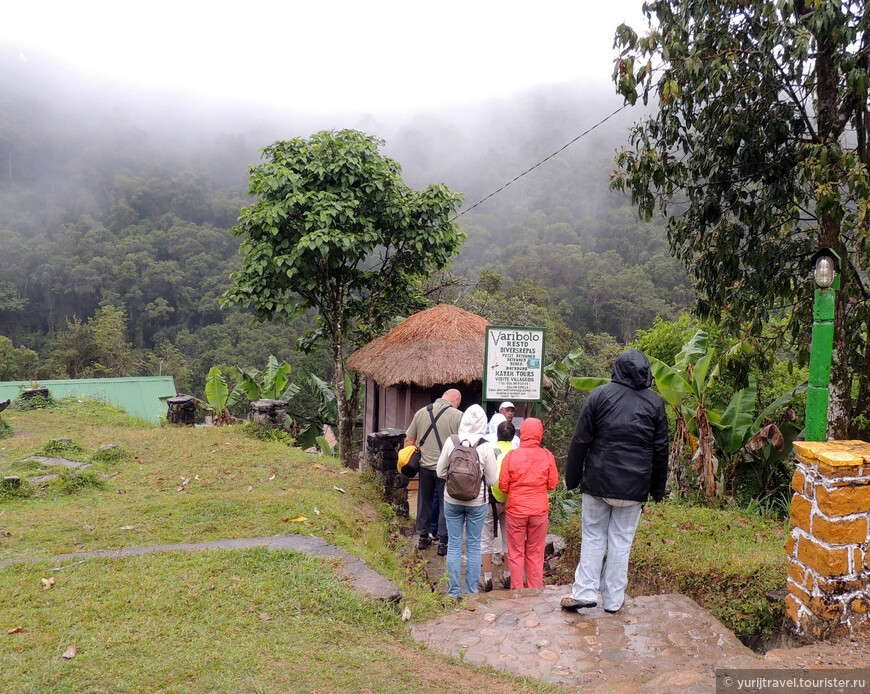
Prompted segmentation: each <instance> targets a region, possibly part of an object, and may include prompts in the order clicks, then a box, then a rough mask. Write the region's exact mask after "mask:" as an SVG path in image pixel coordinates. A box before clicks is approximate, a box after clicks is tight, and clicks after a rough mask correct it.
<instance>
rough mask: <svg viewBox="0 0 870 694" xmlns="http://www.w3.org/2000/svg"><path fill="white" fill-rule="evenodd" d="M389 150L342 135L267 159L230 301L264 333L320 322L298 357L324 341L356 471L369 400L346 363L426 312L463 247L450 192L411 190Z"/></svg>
mask: <svg viewBox="0 0 870 694" xmlns="http://www.w3.org/2000/svg"><path fill="white" fill-rule="evenodd" d="M383 144H384V142H383V141H382V140H379V139H377V138H374V137H371V136H369V135H365V134H363V133H361V132H357V131H355V130H342V131H340V132H326V131H324V132H320V133H317V134H316V135H313V136H312V137H311V138H309V139H307V140H306V139H302V138H296V139H293V140H286V141H281V142H276V143H274V144H272V145H270V146H269V147H266V148H265V149H264V150H263V157H264V159H265V161H264V162H263V163H261V164H258V165H255V166H252V167H251V170H250V181H249V185H248V192H249V193H250V194H251V195H252V196H256V197H257V198H258V199H257V201H256V202H255V203H254V204H252V205H250V206H248V207H245V208H243V209H242V211H241V214H240V215H239V223H238V225H237V226H236V227H234V229H233V233H234V234H235V235H236V236H241V237H242V238H243V241H242V244H241V251H240V252H241V253H242V254H243V255H244V260H243V264H242V269H241V270H239V271H238V272H237V273H235V275H234V277H233V285H232V287H231V288H230V289H229V290H228V291H227V292H226V293H225V294H224V296H223V302H224V303H230V302H233V303H239V304H244V305H248V306H251V307H252V308H253V310H254V314H255V316H256V318H257V319H258V320H261V321H266V320H276V319H277V320H280V319H290V318H292V317H293V316H294V315H295V314H297V313H299V312H301V311H304V310H307V309H313V310H314V311H316V313H317V318H316V326H315V328H314V329H312V330H310V331H307V332H306V333H305V334H303V336H302V337H301V338H300V339H299V341H298V343H297V347H298V348H300V349H302V350H303V351H306V350H307V349H309V348H310V347H312V346H313V345H314V344H315V343H316V342H317V341H321V340H322V341H325V342H326V343H327V344H328V345H329V346H330V348H331V350H332V361H333V364H334V366H335V372H334V374H333V377H332V385H333V387H334V389H335V392H336V394H337V396H338V415H339V416H338V429H339V445H340V450H341V459H342V462H343V463H344V464H345V465H347V466H352V465H353V457H352V450H351V444H352V434H353V426H354V422H355V420H356V416H357V413H358V411H359V393H360V377H359V374H356V373H353V372H349V371H346V369H345V359H346V357H347V356H348V353H349V352H350V351H352V350H353V349H355V348H357V347H360V346H362V345H363V344H365V343H367V342H369V341H370V340H372V339H374V338H375V337H377V336H379V335H380V334H381V333H382V332H383V331H384V329H385V328H386V327H387V325H388V323H389V322H390V320H391V319H392V318H393V317H394V316H401V315H407V314H408V313H410V312H412V311H413V310H415V309H418V308H420V307H421V306H423V305H424V303H423V300H422V299H423V297H422V294H421V289H420V288H421V280H422V279H423V278H425V277H427V276H428V275H429V274H431V273H432V272H434V271H436V270H440V269H443V268H445V267H446V266H447V265H448V264H449V262H450V258H451V257H452V256H453V255H454V254H455V253H456V251H457V250H458V249H459V247H460V245H461V244H462V242H463V241H464V239H465V235H464V234H463V233H462V232H460V231H459V229H458V227H457V226H456V225H455V224H453V223H452V222H451V221H450V220H451V218H452V217H453V216H454V214H455V211H456V209H457V207H458V205H459V201H460V195H459V194H457V193H451V192H450V191H449V190H448V189H447V187H446V186H444V185H441V184H437V185H430V186H428V187H427V188H426V189H425V190H423V191H416V190H413V189H412V188H410V187H408V186H407V185H406V184H405V183H404V181H403V180H402V170H401V167H400V166H399V164H398V163H396V162H395V161H393V160H392V159H389V158H387V157H384V156H383V155H382V154H381V152H380V148H381V147H382V146H383Z"/></svg>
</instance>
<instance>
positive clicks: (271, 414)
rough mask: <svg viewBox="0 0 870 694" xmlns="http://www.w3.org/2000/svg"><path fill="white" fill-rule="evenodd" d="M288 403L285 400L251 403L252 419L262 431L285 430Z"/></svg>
mask: <svg viewBox="0 0 870 694" xmlns="http://www.w3.org/2000/svg"><path fill="white" fill-rule="evenodd" d="M286 417H287V403H286V402H284V401H283V400H256V401H254V402H252V403H251V419H252V420H253V421H254V422H256V423H257V426H259V427H260V430H261V431H262V430H263V429H283V428H284V419H285V418H286Z"/></svg>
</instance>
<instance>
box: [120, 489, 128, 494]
mask: <svg viewBox="0 0 870 694" xmlns="http://www.w3.org/2000/svg"><path fill="white" fill-rule="evenodd" d="M126 493H127V490H126V489H119V490H118V494H126Z"/></svg>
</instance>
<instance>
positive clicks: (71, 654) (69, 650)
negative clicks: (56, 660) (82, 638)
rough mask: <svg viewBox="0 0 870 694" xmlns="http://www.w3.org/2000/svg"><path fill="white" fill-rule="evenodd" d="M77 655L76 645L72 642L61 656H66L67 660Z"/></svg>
mask: <svg viewBox="0 0 870 694" xmlns="http://www.w3.org/2000/svg"><path fill="white" fill-rule="evenodd" d="M75 657H76V645H75V644H74V643H71V644H70V645H69V648H67V649H66V650H65V651H64V652H63V655H62V656H61V658H64V659H65V660H72V659H73V658H75Z"/></svg>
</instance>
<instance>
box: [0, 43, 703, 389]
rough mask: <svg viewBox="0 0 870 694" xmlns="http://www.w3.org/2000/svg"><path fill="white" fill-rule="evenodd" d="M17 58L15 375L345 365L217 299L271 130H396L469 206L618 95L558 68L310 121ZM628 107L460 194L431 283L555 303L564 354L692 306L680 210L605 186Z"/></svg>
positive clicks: (2, 226) (5, 104)
mask: <svg viewBox="0 0 870 694" xmlns="http://www.w3.org/2000/svg"><path fill="white" fill-rule="evenodd" d="M0 63H2V65H0V249H2V253H0V336H2V337H0V361H2V362H3V363H0V379H4V380H8V379H18V378H21V379H25V378H49V377H63V376H70V377H86V376H94V375H120V374H122V373H124V374H141V375H156V374H157V373H163V374H167V373H168V374H172V375H174V376H175V377H176V381H177V385H178V388H179V390H181V391H184V392H201V391H202V388H203V382H204V377H205V374H206V372H207V370H208V368H209V367H210V366H212V365H215V364H224V365H230V364H241V365H262V364H263V363H265V360H266V358H267V357H268V356H269V354H275V355H277V356H278V357H279V358H280V359H286V360H287V361H289V362H290V363H291V364H300V363H304V364H305V365H306V366H307V367H308V368H310V369H311V370H312V371H313V372H315V373H319V374H321V375H322V376H324V377H328V376H329V373H328V372H329V370H330V368H331V367H330V366H329V363H328V360H327V359H325V357H324V355H323V354H320V353H318V352H314V353H312V354H310V355H306V356H303V355H300V354H297V353H295V352H294V351H293V344H294V342H295V340H296V338H297V337H298V336H299V335H300V334H301V332H302V331H303V330H304V329H305V328H307V327H308V325H309V324H308V322H306V321H305V319H304V318H303V319H300V320H299V321H298V322H297V323H295V324H291V325H274V324H272V325H264V324H256V325H252V324H251V317H250V315H248V314H245V313H243V312H241V311H240V310H238V309H235V308H229V309H222V308H221V307H220V306H219V305H218V301H217V300H218V297H219V296H220V295H221V294H222V293H223V292H224V291H225V290H226V289H227V287H228V284H229V283H228V280H229V276H230V273H232V272H233V271H234V270H235V269H237V268H238V267H239V264H240V257H239V256H238V253H237V250H238V246H239V241H238V239H236V238H234V237H233V236H232V233H231V229H232V227H233V225H234V224H235V222H236V219H237V217H238V213H239V210H240V208H241V207H242V206H243V205H245V204H247V203H248V202H249V200H248V198H247V195H246V184H247V167H248V165H250V164H252V163H255V162H256V161H258V157H259V155H258V150H259V149H260V148H261V147H264V146H266V145H268V144H270V143H271V142H272V141H274V140H276V139H287V138H291V137H297V136H308V135H310V134H311V133H312V132H314V131H315V130H318V129H324V128H338V127H354V128H358V129H361V130H364V131H366V132H369V133H370V134H373V135H376V136H378V137H381V138H383V139H384V140H386V142H387V145H386V148H385V152H386V154H388V155H389V156H391V157H393V158H394V159H396V160H397V161H398V162H399V163H400V164H401V165H402V167H403V171H404V175H405V179H406V181H407V182H408V183H409V184H410V185H412V186H413V187H417V188H419V187H423V186H424V185H426V184H428V183H432V182H444V183H446V184H447V185H448V186H449V187H450V189H451V190H455V191H461V192H462V193H464V195H465V198H464V200H465V202H464V206H463V209H468V208H469V207H470V206H471V205H472V204H473V203H475V202H477V201H478V200H480V199H481V198H483V197H484V196H486V195H487V194H489V193H490V192H492V191H493V190H495V189H497V188H499V187H500V186H502V185H503V184H504V183H505V182H506V181H509V180H511V179H512V178H514V177H515V176H516V175H517V174H518V173H519V172H521V171H524V170H525V169H527V168H529V167H530V166H531V165H532V164H534V163H536V162H538V161H540V160H541V159H543V158H544V157H545V156H547V155H548V154H550V153H552V152H553V151H554V150H556V149H558V148H559V147H560V146H561V145H563V144H564V143H566V142H567V141H569V140H571V139H572V138H573V137H575V136H576V135H577V134H578V133H579V132H580V131H582V130H583V129H584V128H585V127H588V126H589V125H591V124H592V123H594V122H597V121H598V120H600V119H601V118H602V117H603V116H605V115H607V112H608V111H609V110H612V103H613V99H612V97H611V98H610V99H607V98H606V96H605V95H604V94H601V95H599V96H597V97H596V95H595V94H591V95H590V94H588V93H586V94H581V93H577V91H576V90H573V89H568V88H567V87H552V88H548V89H546V90H540V91H535V92H529V93H526V94H520V95H517V96H516V97H514V98H512V99H505V100H502V101H498V102H491V103H486V104H479V105H477V106H476V107H475V108H473V109H469V110H468V111H466V112H464V113H442V114H438V113H429V114H418V115H417V116H416V117H415V118H413V120H410V119H409V121H408V122H378V121H376V120H375V119H374V118H373V117H363V118H361V119H360V121H359V122H357V123H305V122H298V121H293V120H292V119H290V118H286V117H285V118H281V117H280V116H279V114H263V113H258V114H251V113H245V112H243V111H241V110H237V111H233V110H231V109H229V107H227V108H224V109H223V110H221V109H219V108H215V109H213V110H209V109H208V108H205V107H204V106H202V105H200V106H199V107H198V110H197V109H193V110H185V109H183V108H181V107H179V106H172V105H156V104H151V105H150V106H148V105H143V104H141V103H138V102H137V101H136V100H135V99H134V98H133V97H132V96H130V95H125V94H122V93H118V94H111V93H106V91H105V89H102V88H101V86H100V85H99V84H91V83H86V82H83V81H82V82H77V81H76V79H75V78H74V77H73V76H70V75H67V74H62V72H61V71H59V70H58V69H57V68H56V66H54V65H51V64H43V63H40V62H38V61H34V60H28V61H22V60H21V59H20V58H19V57H18V56H17V55H15V54H11V53H7V54H0ZM627 125H628V120H627V117H626V116H624V115H623V114H620V117H618V118H614V119H613V120H612V121H610V122H608V123H607V124H606V126H603V127H602V128H600V129H598V130H596V131H594V132H593V133H592V134H590V135H589V136H588V137H585V138H583V139H582V140H580V141H579V142H578V143H576V144H575V145H573V146H572V147H571V148H569V149H567V150H565V151H564V152H562V153H561V154H560V155H559V156H558V157H555V158H553V159H552V160H550V161H548V162H546V163H545V164H544V165H542V166H540V167H539V168H537V169H535V170H534V171H532V172H531V173H529V174H528V175H526V176H524V177H523V178H521V179H520V180H518V181H516V182H515V183H514V184H512V185H511V186H509V187H508V188H506V189H505V190H504V191H503V192H501V193H500V194H499V195H497V196H495V197H493V198H492V199H490V200H488V201H486V202H485V203H483V204H482V205H480V206H479V207H477V208H475V209H473V210H471V211H470V212H468V213H467V214H463V215H462V216H461V217H460V219H459V223H460V226H461V228H462V229H463V230H464V231H465V232H466V233H467V234H468V240H467V241H466V243H465V245H464V247H463V248H462V251H461V254H460V255H459V256H458V257H457V258H456V259H455V261H454V263H453V265H452V268H451V271H450V273H449V277H448V276H445V277H438V278H433V279H432V284H433V287H432V292H431V297H432V299H433V300H437V299H448V300H451V301H455V302H457V303H459V304H460V305H463V306H466V307H467V308H471V309H473V310H477V311H478V312H480V313H481V314H483V315H485V316H486V317H488V318H491V319H501V320H508V319H514V320H523V319H528V318H529V317H534V318H535V319H536V320H538V321H540V320H545V321H546V322H547V324H548V325H550V327H551V328H553V329H554V330H553V333H552V334H553V335H554V338H556V339H554V340H552V341H551V351H552V352H553V354H551V355H549V356H550V357H552V358H557V357H561V356H563V355H564V354H565V353H566V352H567V351H568V350H569V349H571V348H572V347H574V346H577V344H579V343H580V341H581V340H582V339H587V338H585V336H587V335H602V334H607V335H609V336H612V337H613V338H614V340H615V341H616V342H619V343H625V342H628V341H631V340H633V339H634V338H635V336H636V333H637V331H638V329H644V328H649V327H650V326H651V325H652V324H653V321H654V319H655V318H656V316H662V317H665V318H675V317H677V316H678V315H679V314H680V313H681V312H683V311H685V310H686V309H687V308H688V307H689V304H690V299H691V291H690V287H689V285H688V283H687V281H686V277H685V272H684V270H683V269H682V268H681V267H680V266H679V264H678V263H677V261H675V260H673V259H672V258H671V257H670V255H669V254H668V246H667V241H666V240H665V236H664V232H663V228H662V227H659V226H656V225H654V224H653V225H650V224H645V223H642V222H640V221H639V220H638V218H637V214H636V212H635V210H634V209H633V208H631V207H630V205H629V204H628V200H627V199H626V198H625V197H624V196H622V195H620V194H615V193H612V192H610V191H609V189H608V184H609V176H610V171H611V170H612V161H613V156H614V153H615V151H616V149H617V148H618V147H619V146H620V145H621V143H622V140H623V138H624V132H625V129H626V127H627ZM481 277H482V278H483V281H480V280H481ZM4 338H5V339H4Z"/></svg>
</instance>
